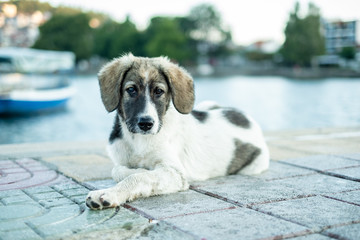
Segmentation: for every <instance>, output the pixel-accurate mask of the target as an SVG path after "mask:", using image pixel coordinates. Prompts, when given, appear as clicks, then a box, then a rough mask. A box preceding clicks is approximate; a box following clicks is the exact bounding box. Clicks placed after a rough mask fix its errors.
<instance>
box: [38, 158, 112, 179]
mask: <svg viewBox="0 0 360 240" xmlns="http://www.w3.org/2000/svg"><path fill="white" fill-rule="evenodd" d="M42 160H44V161H45V162H48V163H51V164H53V165H55V166H56V167H57V169H58V170H59V171H61V172H62V173H63V174H65V175H67V176H69V177H71V178H73V179H76V180H77V181H80V182H85V181H90V180H99V179H106V178H109V177H111V170H112V167H113V163H112V162H111V161H110V159H109V158H106V157H104V156H100V155H96V154H87V155H70V156H56V157H47V158H43V159H42Z"/></svg>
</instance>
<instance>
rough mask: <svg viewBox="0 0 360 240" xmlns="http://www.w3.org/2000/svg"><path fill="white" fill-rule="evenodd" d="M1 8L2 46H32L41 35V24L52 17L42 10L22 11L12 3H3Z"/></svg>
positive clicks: (0, 28) (0, 35) (0, 29)
mask: <svg viewBox="0 0 360 240" xmlns="http://www.w3.org/2000/svg"><path fill="white" fill-rule="evenodd" d="M0 8H1V11H0V47H31V46H32V45H33V44H34V43H35V41H36V39H37V37H38V35H39V26H40V25H41V24H42V23H44V22H45V21H46V20H47V19H49V18H50V15H49V14H48V13H45V14H43V13H42V12H40V11H35V12H33V13H21V12H19V11H17V7H16V5H14V4H11V3H2V4H0Z"/></svg>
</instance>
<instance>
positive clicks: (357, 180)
mask: <svg viewBox="0 0 360 240" xmlns="http://www.w3.org/2000/svg"><path fill="white" fill-rule="evenodd" d="M277 162H278V163H281V164H284V165H289V166H293V167H298V168H302V169H306V170H311V171H315V172H317V173H320V174H322V175H327V176H331V177H337V178H341V179H345V180H349V181H354V182H360V179H356V178H352V177H348V176H345V175H341V174H337V173H332V172H327V171H331V170H326V171H323V170H318V169H314V168H310V167H305V166H301V165H297V164H294V163H288V162H284V161H283V160H279V161H277ZM338 169H343V168H336V169H333V170H338Z"/></svg>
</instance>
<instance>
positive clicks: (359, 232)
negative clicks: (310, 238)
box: [325, 223, 360, 239]
mask: <svg viewBox="0 0 360 240" xmlns="http://www.w3.org/2000/svg"><path fill="white" fill-rule="evenodd" d="M325 233H328V234H329V235H330V236H332V237H334V238H338V239H339V238H342V239H359V236H360V223H358V224H351V225H345V226H341V227H335V228H332V229H329V230H327V231H325Z"/></svg>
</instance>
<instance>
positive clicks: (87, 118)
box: [0, 76, 360, 144]
mask: <svg viewBox="0 0 360 240" xmlns="http://www.w3.org/2000/svg"><path fill="white" fill-rule="evenodd" d="M72 81H73V85H74V86H75V87H76V89H77V94H76V95H75V96H74V98H73V99H72V100H71V101H70V102H69V104H68V107H67V108H66V109H65V110H63V111H58V112H55V113H52V114H42V115H36V116H31V117H11V118H8V117H7V118H4V117H2V118H0V144H7V143H25V142H44V141H57V142H58V141H88V140H106V139H107V138H108V135H109V133H110V130H111V128H112V123H113V119H114V113H110V114H109V113H107V112H106V111H105V109H104V107H103V105H102V103H101V100H100V93H99V87H98V83H97V79H96V77H95V76H89V77H84V76H82V77H79V76H78V77H74V78H73V79H72ZM195 88H196V103H199V102H201V101H203V100H213V101H216V102H218V103H219V104H220V105H224V106H232V107H236V108H238V109H241V110H243V111H244V112H246V113H248V114H250V115H251V116H252V117H253V118H254V119H255V120H257V121H258V122H259V124H260V125H261V126H262V128H263V129H264V130H284V129H303V128H318V127H343V126H345V127H349V126H359V125H360V79H326V80H289V79H285V78H281V77H247V76H234V77H224V78H219V79H214V78H201V79H196V82H195Z"/></svg>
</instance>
